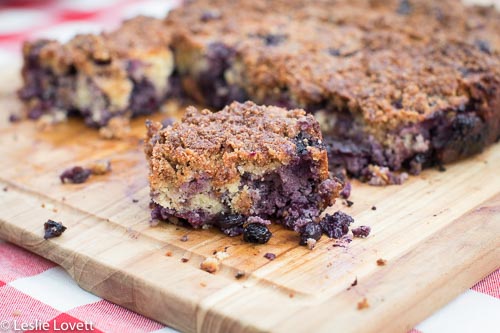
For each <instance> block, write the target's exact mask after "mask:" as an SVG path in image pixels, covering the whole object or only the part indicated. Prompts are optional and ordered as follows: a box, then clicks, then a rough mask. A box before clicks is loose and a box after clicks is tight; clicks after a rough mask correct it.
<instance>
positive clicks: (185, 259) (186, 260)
mask: <svg viewBox="0 0 500 333" xmlns="http://www.w3.org/2000/svg"><path fill="white" fill-rule="evenodd" d="M181 261H182V262H183V263H186V262H188V261H189V259H188V258H182V259H181Z"/></svg>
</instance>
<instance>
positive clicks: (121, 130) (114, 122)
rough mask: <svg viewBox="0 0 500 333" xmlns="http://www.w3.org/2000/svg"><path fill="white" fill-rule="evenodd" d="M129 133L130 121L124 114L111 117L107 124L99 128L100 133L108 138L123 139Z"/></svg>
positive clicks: (102, 136) (104, 137)
mask: <svg viewBox="0 0 500 333" xmlns="http://www.w3.org/2000/svg"><path fill="white" fill-rule="evenodd" d="M129 133H130V121H129V119H128V118H125V117H122V116H117V117H113V118H111V119H110V120H109V121H108V122H107V124H106V125H105V126H103V127H101V128H99V135H100V136H101V138H103V139H106V140H113V139H118V140H119V139H123V138H125V137H127V135H128V134H129Z"/></svg>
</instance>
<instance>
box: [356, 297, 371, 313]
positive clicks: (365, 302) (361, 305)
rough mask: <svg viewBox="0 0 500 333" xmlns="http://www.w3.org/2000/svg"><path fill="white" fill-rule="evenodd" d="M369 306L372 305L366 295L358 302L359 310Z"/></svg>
mask: <svg viewBox="0 0 500 333" xmlns="http://www.w3.org/2000/svg"><path fill="white" fill-rule="evenodd" d="M369 307H370V304H369V303H368V300H367V299H366V297H365V298H363V299H362V300H361V301H359V302H358V310H363V309H367V308H369Z"/></svg>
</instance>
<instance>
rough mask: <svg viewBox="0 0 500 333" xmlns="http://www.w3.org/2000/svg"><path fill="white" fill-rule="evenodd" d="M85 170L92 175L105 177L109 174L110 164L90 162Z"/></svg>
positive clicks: (106, 162) (102, 161) (107, 161)
mask: <svg viewBox="0 0 500 333" xmlns="http://www.w3.org/2000/svg"><path fill="white" fill-rule="evenodd" d="M87 168H88V169H89V170H90V172H91V173H92V174H93V175H96V176H100V175H105V174H107V173H110V172H111V162H110V161H109V160H97V161H94V162H91V163H90V164H89V165H88V166H87Z"/></svg>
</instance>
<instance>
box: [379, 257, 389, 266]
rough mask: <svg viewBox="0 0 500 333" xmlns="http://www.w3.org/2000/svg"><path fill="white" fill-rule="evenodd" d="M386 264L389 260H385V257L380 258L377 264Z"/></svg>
mask: <svg viewBox="0 0 500 333" xmlns="http://www.w3.org/2000/svg"><path fill="white" fill-rule="evenodd" d="M386 264H387V260H385V259H382V258H380V259H378V260H377V266H385V265H386Z"/></svg>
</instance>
